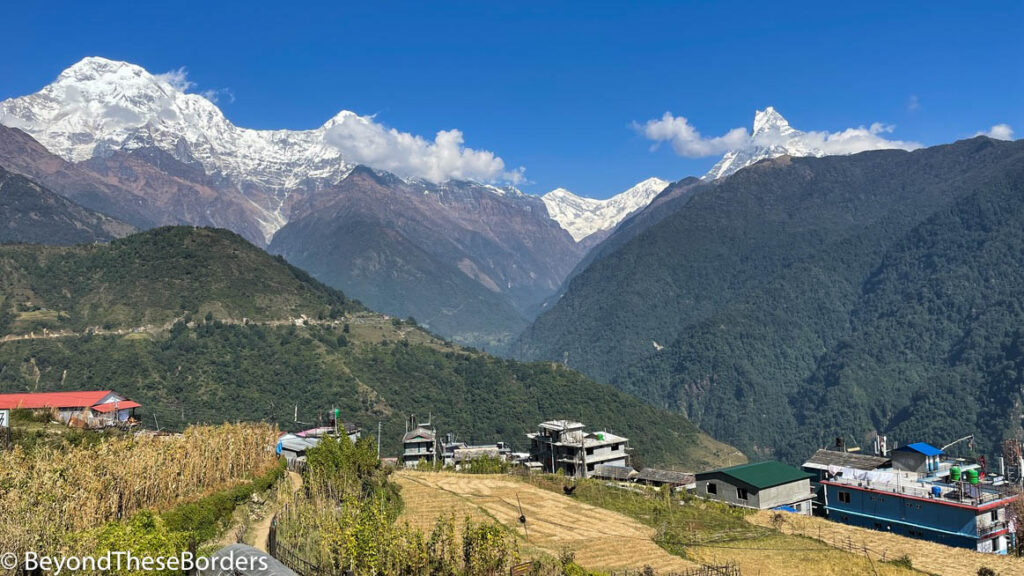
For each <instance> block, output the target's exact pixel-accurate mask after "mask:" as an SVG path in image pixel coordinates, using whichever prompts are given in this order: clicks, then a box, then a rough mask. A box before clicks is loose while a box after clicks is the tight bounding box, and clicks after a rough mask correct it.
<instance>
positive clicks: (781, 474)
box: [697, 460, 811, 490]
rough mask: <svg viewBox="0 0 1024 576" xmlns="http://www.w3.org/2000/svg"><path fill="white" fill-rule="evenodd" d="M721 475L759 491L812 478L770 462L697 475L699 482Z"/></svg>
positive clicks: (785, 466)
mask: <svg viewBox="0 0 1024 576" xmlns="http://www.w3.org/2000/svg"><path fill="white" fill-rule="evenodd" d="M719 475H721V476H726V477H728V478H733V479H735V480H738V481H740V482H743V483H745V484H749V485H750V486H753V487H754V488H757V489H759V490H763V489H765V488H772V487H774V486H781V485H782V484H789V483H790V482H798V481H800V480H806V479H808V478H810V477H811V475H810V474H808V473H807V472H803V471H801V470H798V469H796V468H794V467H792V466H790V465H788V464H783V463H782V462H778V461H775V460H768V461H765V462H755V463H753V464H741V465H739V466H732V467H730V468H721V469H719V470H712V471H711V472H701V473H700V474H697V480H705V479H708V478H711V477H713V476H719Z"/></svg>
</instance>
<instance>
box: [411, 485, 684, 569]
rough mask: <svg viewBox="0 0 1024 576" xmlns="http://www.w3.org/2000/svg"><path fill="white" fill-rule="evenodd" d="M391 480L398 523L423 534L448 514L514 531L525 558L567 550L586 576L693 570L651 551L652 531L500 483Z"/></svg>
mask: <svg viewBox="0 0 1024 576" xmlns="http://www.w3.org/2000/svg"><path fill="white" fill-rule="evenodd" d="M395 479H396V481H397V482H398V483H399V484H400V485H401V486H402V499H403V500H404V501H405V511H404V512H403V514H402V517H403V519H405V520H408V521H409V523H410V524H412V525H414V526H417V527H419V528H421V529H423V530H429V529H430V528H431V527H433V525H434V520H435V519H436V518H437V517H438V516H440V515H442V514H446V513H454V514H455V516H456V520H457V521H458V522H459V523H460V526H461V523H462V522H463V520H464V518H465V517H466V516H469V517H470V518H473V519H474V520H482V519H495V520H497V521H499V522H501V523H502V524H504V525H505V526H508V527H509V528H512V529H514V530H515V532H516V534H517V536H518V538H519V545H520V550H521V552H522V553H523V555H524V556H527V557H529V556H531V555H539V553H543V554H547V555H550V556H553V557H556V558H557V557H558V554H559V552H560V551H561V550H562V549H563V548H568V549H570V550H572V551H573V552H575V554H576V561H577V562H579V563H580V564H581V565H583V566H585V567H587V568H591V569H594V570H604V571H611V570H623V569H626V568H629V569H641V568H643V567H644V566H646V565H649V566H651V567H652V568H654V569H655V570H656V571H657V572H658V573H667V572H673V571H674V572H679V571H682V570H684V569H686V568H692V567H694V566H696V565H695V564H693V563H691V562H688V561H687V560H684V559H682V558H679V557H677V556H673V555H671V554H669V553H668V552H666V551H665V550H663V549H662V548H660V547H659V546H658V545H657V544H655V543H654V541H653V540H652V537H653V536H654V529H653V528H650V527H647V526H644V525H642V524H640V523H639V522H636V521H635V520H633V519H631V518H628V517H626V516H623V515H621V514H617V513H615V512H611V511H609V510H605V509H602V508H597V507H594V506H590V505H587V504H583V503H581V502H579V501H577V500H575V499H573V498H569V497H567V496H563V495H561V494H555V493H553V492H549V491H547V490H542V489H540V488H536V487H534V486H530V485H528V484H524V483H522V482H516V481H515V480H510V479H508V478H507V477H504V476H483V475H480V476H476V475H473V476H471V475H466V474H446V473H436V472H433V473H432V472H413V471H401V472H398V473H396V474H395ZM517 496H518V500H519V501H521V502H522V507H523V513H524V514H525V516H526V518H527V530H528V531H529V540H527V539H526V535H525V533H524V531H523V529H522V528H521V527H520V524H519V523H518V521H517V520H518V517H519V506H518V503H517Z"/></svg>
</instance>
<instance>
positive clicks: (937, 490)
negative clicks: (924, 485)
mask: <svg viewBox="0 0 1024 576" xmlns="http://www.w3.org/2000/svg"><path fill="white" fill-rule="evenodd" d="M932 496H933V497H935V498H938V497H939V496H942V488H939V487H938V486H932Z"/></svg>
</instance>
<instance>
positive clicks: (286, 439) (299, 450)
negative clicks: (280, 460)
mask: <svg viewBox="0 0 1024 576" xmlns="http://www.w3.org/2000/svg"><path fill="white" fill-rule="evenodd" d="M318 444H320V438H319V437H314V438H303V437H302V436H299V435H297V434H282V435H281V437H280V438H278V439H277V454H278V456H284V458H285V460H286V461H287V462H288V465H289V466H290V467H293V468H294V467H296V466H301V465H303V464H305V463H306V452H307V451H308V450H309V449H310V448H314V447H316V446H317V445H318Z"/></svg>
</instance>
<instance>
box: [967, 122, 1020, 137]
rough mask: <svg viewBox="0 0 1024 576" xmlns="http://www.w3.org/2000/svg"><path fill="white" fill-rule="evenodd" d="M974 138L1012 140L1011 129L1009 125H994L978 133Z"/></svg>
mask: <svg viewBox="0 0 1024 576" xmlns="http://www.w3.org/2000/svg"><path fill="white" fill-rule="evenodd" d="M975 136H988V137H989V138H995V139H996V140H1013V128H1010V125H1009V124H996V125H995V126H993V127H991V128H989V129H988V130H987V131H985V132H978V133H977V134H975Z"/></svg>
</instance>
